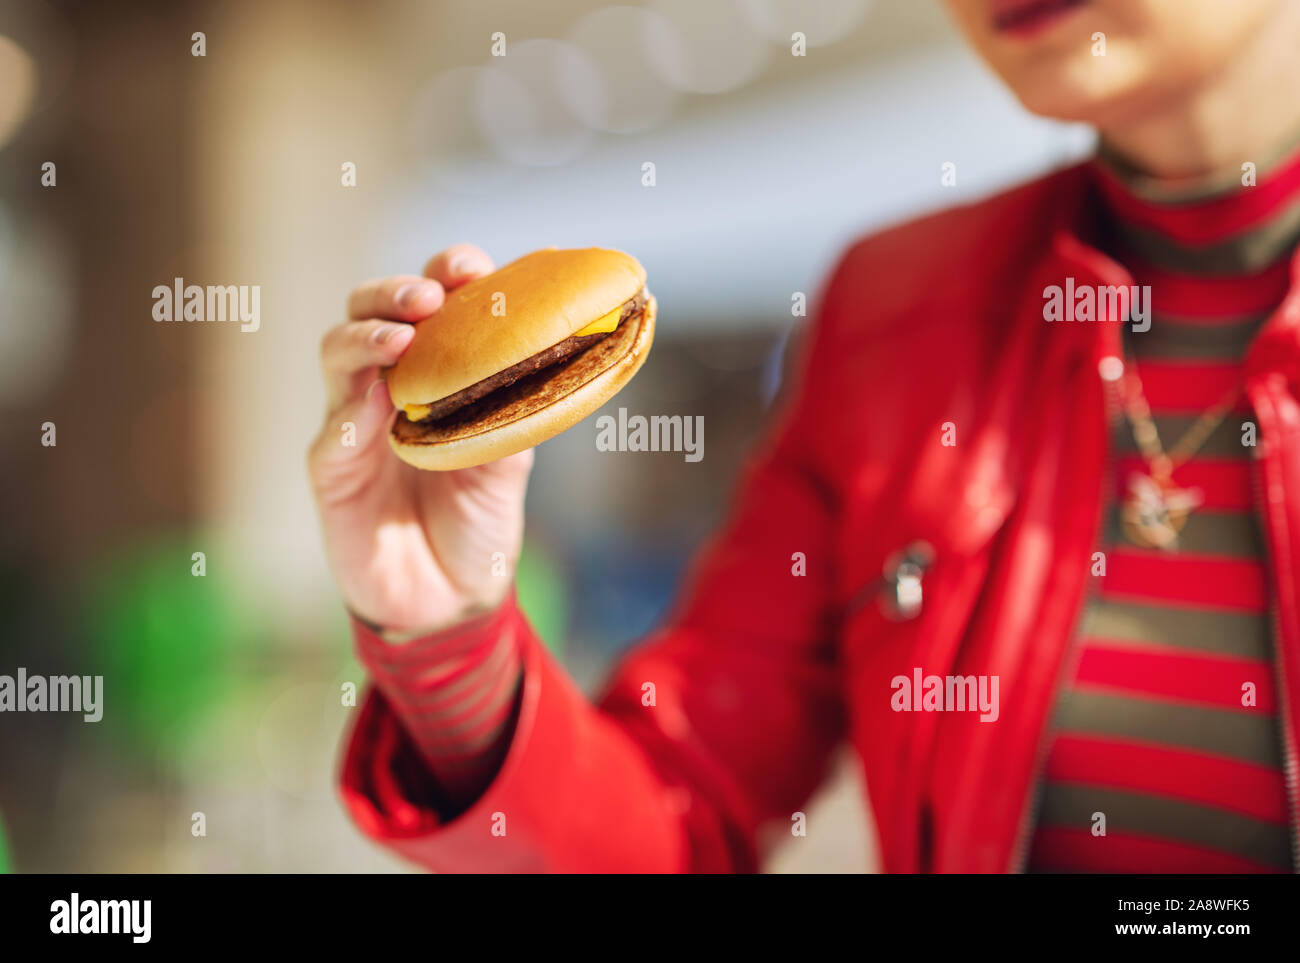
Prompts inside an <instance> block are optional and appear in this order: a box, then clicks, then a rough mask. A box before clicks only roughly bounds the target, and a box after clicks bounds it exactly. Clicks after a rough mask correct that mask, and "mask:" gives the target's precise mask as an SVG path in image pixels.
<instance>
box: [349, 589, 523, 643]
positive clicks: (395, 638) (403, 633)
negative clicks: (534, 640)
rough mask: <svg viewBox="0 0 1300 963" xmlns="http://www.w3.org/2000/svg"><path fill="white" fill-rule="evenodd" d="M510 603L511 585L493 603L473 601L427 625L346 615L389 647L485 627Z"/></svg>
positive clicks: (512, 595)
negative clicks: (413, 624)
mask: <svg viewBox="0 0 1300 963" xmlns="http://www.w3.org/2000/svg"><path fill="white" fill-rule="evenodd" d="M513 601H514V585H513V583H512V584H511V586H510V587H509V588H507V589H506V591H505V593H504V594H503V595H502V596H501V597H500V598H498V599H496V600H494V601H483V602H475V603H472V604H470V605H468V606H466V607H465V608H464V609H462V610H461V611H459V612H457V613H456V614H455V615H453V616H451V617H450V618H447V619H442V620H439V621H437V622H430V623H428V624H426V625H423V626H418V627H404V626H400V625H386V624H384V623H383V622H377V621H375V620H373V619H370V618H367V617H366V616H364V615H362V614H360V613H359V612H357V611H356V610H355V609H352V608H349V609H348V615H349V616H351V617H352V619H353V621H354V622H356V623H358V624H359V625H360V626H362V627H363V628H365V629H366V630H367V631H368V632H369V633H370V634H371V635H372V636H374V637H375V638H377V639H379V640H380V641H383V642H386V643H388V644H389V645H406V644H409V643H411V642H415V641H416V640H418V639H432V638H436V637H438V636H449V637H452V636H459V635H462V634H463V633H465V632H467V631H472V630H473V629H475V628H477V627H481V626H486V625H488V624H489V623H491V622H492V621H494V620H495V619H496V618H497V617H498V616H499V615H500V614H501V612H502V610H503V609H504V608H505V607H506V605H507V603H512V602H513Z"/></svg>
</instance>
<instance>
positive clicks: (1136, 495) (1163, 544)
mask: <svg viewBox="0 0 1300 963" xmlns="http://www.w3.org/2000/svg"><path fill="white" fill-rule="evenodd" d="M1202 500H1203V498H1202V495H1201V492H1200V490H1199V489H1196V488H1178V487H1176V486H1175V485H1174V484H1172V483H1171V482H1164V483H1161V482H1159V481H1156V479H1154V478H1152V477H1151V476H1150V475H1142V474H1138V473H1136V472H1135V473H1133V474H1132V475H1130V476H1129V480H1128V495H1127V496H1125V498H1124V502H1123V504H1122V505H1121V507H1120V516H1119V517H1120V527H1121V528H1122V529H1123V531H1124V535H1125V536H1126V537H1127V538H1128V539H1129V541H1131V542H1133V543H1134V544H1136V545H1141V546H1142V547H1143V548H1160V549H1165V550H1166V551H1168V550H1171V549H1175V548H1177V547H1178V533H1179V532H1181V531H1182V530H1183V526H1184V525H1186V524H1187V516H1188V515H1190V514H1191V512H1192V510H1193V509H1194V508H1197V507H1199V506H1200V504H1201V502H1202Z"/></svg>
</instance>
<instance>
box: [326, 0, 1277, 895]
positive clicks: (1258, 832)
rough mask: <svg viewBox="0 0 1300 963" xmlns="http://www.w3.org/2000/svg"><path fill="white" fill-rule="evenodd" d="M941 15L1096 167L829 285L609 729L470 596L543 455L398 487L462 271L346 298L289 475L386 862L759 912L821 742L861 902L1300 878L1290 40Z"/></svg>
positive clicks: (554, 670)
mask: <svg viewBox="0 0 1300 963" xmlns="http://www.w3.org/2000/svg"><path fill="white" fill-rule="evenodd" d="M949 6H950V7H951V8H952V10H953V13H954V14H955V16H956V18H957V20H958V22H959V23H960V24H961V26H962V29H963V30H964V31H965V33H966V34H967V36H968V37H969V38H970V40H971V42H972V43H973V44H974V45H975V47H976V48H977V49H978V50H979V52H980V53H981V54H982V55H983V56H984V57H985V58H986V59H987V60H988V62H989V63H990V64H991V65H992V67H993V68H994V69H995V70H996V71H997V72H998V73H999V74H1000V75H1001V76H1002V77H1003V79H1004V80H1005V81H1006V82H1007V83H1008V84H1009V85H1010V87H1011V88H1012V89H1013V90H1014V91H1015V92H1016V94H1017V95H1018V96H1019V97H1020V98H1021V100H1022V101H1023V102H1024V103H1025V105H1026V106H1027V107H1029V108H1030V109H1031V110H1034V111H1036V112H1039V113H1043V114H1047V115H1051V116H1055V117H1061V118H1068V119H1071V120H1084V121H1088V122H1090V123H1092V124H1094V125H1095V126H1096V127H1097V128H1098V130H1099V131H1100V133H1101V138H1102V144H1103V149H1102V156H1101V157H1100V158H1099V159H1098V160H1096V161H1094V162H1092V163H1089V164H1086V165H1081V166H1079V167H1076V168H1072V169H1069V170H1065V171H1061V172H1058V173H1055V174H1053V175H1051V176H1048V177H1046V178H1043V179H1042V180H1039V181H1036V182H1034V183H1032V184H1029V185H1026V186H1024V187H1021V188H1018V189H1016V190H1013V191H1010V192H1008V193H1005V194H1002V195H1000V196H998V197H994V198H992V199H989V200H986V201H983V202H981V203H979V204H975V205H972V206H968V207H963V208H959V209H956V210H952V211H948V212H945V213H942V214H939V215H935V216H932V217H928V218H925V219H922V220H920V221H916V222H913V223H911V224H907V225H904V226H902V227H898V228H895V229H892V230H889V231H886V232H884V233H882V234H879V235H877V236H874V237H871V238H868V239H866V240H864V241H861V242H859V243H858V244H857V245H855V246H854V247H853V248H852V249H851V250H849V251H848V252H847V253H846V254H845V256H844V257H843V258H842V259H841V261H840V263H839V265H838V267H837V268H836V270H835V272H834V274H833V276H832V278H831V281H830V284H829V286H828V288H827V291H826V294H825V297H824V299H823V304H822V307H821V311H820V315H819V317H818V319H817V322H816V324H815V325H814V327H813V329H812V332H811V337H810V338H809V343H808V347H807V349H806V351H805V352H804V357H803V363H802V368H801V374H800V376H799V378H798V381H797V386H796V390H795V391H794V392H793V393H792V398H791V401H790V402H789V403H788V404H787V405H786V407H785V409H784V410H783V412H782V414H781V416H780V418H779V420H778V423H777V424H776V425H775V426H774V429H773V432H772V434H771V437H770V438H769V440H768V441H767V443H766V444H765V445H764V447H763V450H762V451H761V452H760V453H759V455H758V457H757V458H756V459H755V461H754V463H753V465H752V466H751V468H750V470H749V472H748V474H747V476H746V478H745V480H744V482H743V484H742V486H741V488H740V490H739V492H738V494H737V497H736V501H735V505H734V509H733V513H732V516H731V518H730V519H729V521H728V522H727V524H726V525H725V527H724V528H723V530H722V532H721V533H720V534H719V535H718V537H717V538H716V539H715V541H714V543H713V544H712V545H711V546H710V547H709V548H708V550H706V551H705V552H704V553H703V556H702V558H701V559H700V560H699V561H698V563H697V565H696V567H695V570H694V572H693V575H692V578H691V580H690V583H689V586H688V589H687V591H686V593H685V596H684V598H683V599H682V601H681V603H680V604H679V606H678V607H677V609H676V611H675V613H674V615H673V616H672V618H671V619H670V620H669V621H668V623H667V624H666V625H665V626H664V627H663V628H662V629H660V630H659V631H657V632H656V633H655V634H654V636H653V637H652V638H651V639H649V640H647V641H646V642H645V643H644V644H642V645H641V646H639V647H638V648H636V649H635V650H633V651H632V652H631V653H630V654H629V655H628V656H627V657H626V658H625V659H624V661H623V662H622V664H621V665H620V666H619V667H618V669H617V670H616V671H615V672H614V674H613V676H612V678H611V680H610V682H609V684H608V686H607V689H606V692H605V694H604V696H603V697H602V698H601V700H600V701H599V702H598V704H597V705H595V706H593V705H591V704H589V703H588V702H587V701H586V700H585V699H584V698H583V697H582V696H581V694H580V693H579V692H578V691H577V690H576V688H575V687H574V685H573V684H572V682H571V681H570V680H569V679H568V678H567V676H566V675H565V674H564V671H563V669H562V668H560V667H559V666H557V665H556V664H555V663H554V662H553V661H552V660H550V659H549V657H548V656H547V655H546V653H545V651H544V650H543V649H542V648H541V646H540V645H539V644H538V641H537V639H536V637H535V636H534V634H533V633H532V631H531V629H530V628H529V626H528V625H527V623H526V621H525V620H524V619H523V618H522V617H521V616H520V614H519V612H518V610H517V608H516V607H515V605H514V601H513V597H512V595H511V594H510V592H509V591H508V588H507V584H508V580H503V579H500V578H499V577H495V576H493V574H492V572H491V565H490V563H489V562H488V560H489V559H491V557H492V555H493V553H494V552H504V553H505V554H506V556H507V557H508V558H510V559H512V560H513V559H514V558H515V557H516V556H517V554H518V549H519V545H520V540H521V532H522V525H523V517H524V516H523V500H524V490H525V486H526V482H527V477H528V472H529V467H530V465H531V453H524V454H521V455H517V456H514V457H511V458H508V459H504V460H502V461H500V462H498V463H495V464H491V465H485V466H482V467H480V468H474V469H469V470H466V471H461V472H455V473H449V474H418V473H415V472H413V470H411V469H409V468H407V467H406V466H405V465H403V464H402V463H400V462H398V461H397V460H396V459H395V458H394V457H392V456H391V454H390V453H389V451H388V447H387V444H386V442H385V440H384V434H385V432H386V429H387V425H388V423H389V419H390V418H391V417H392V414H393V411H392V406H391V403H390V401H389V399H388V396H387V393H386V391H385V389H384V385H383V383H382V382H380V381H377V380H376V378H377V370H378V368H379V367H381V366H383V365H387V364H391V363H392V362H393V361H394V360H395V359H396V358H397V357H398V356H399V355H400V354H401V352H402V351H403V350H404V348H405V347H406V345H408V344H409V343H410V337H411V329H410V327H409V325H408V324H406V323H405V322H410V321H413V320H417V319H420V318H424V317H426V316H428V315H429V314H431V313H433V312H435V311H436V310H437V308H438V306H439V305H440V303H441V301H442V299H443V297H444V293H445V291H446V290H447V289H449V288H452V287H455V286H456V285H458V284H463V283H464V282H465V281H467V280H469V279H471V278H473V277H476V276H478V275H480V274H482V273H485V272H487V271H490V270H491V268H492V265H491V262H490V261H489V260H488V258H487V256H486V255H485V254H484V253H483V252H481V251H479V250H478V249H476V248H473V247H471V246H468V245H459V246H457V247H454V248H451V249H449V250H448V251H446V252H444V253H443V254H440V255H438V256H436V257H434V258H433V259H432V260H431V261H430V262H429V264H428V266H427V268H426V270H425V272H424V276H423V278H416V277H413V276H412V277H406V276H402V277H395V278H389V279H385V280H382V281H375V282H371V283H369V284H366V285H363V286H362V287H360V288H358V289H357V290H356V291H355V292H354V293H353V295H352V298H351V302H350V304H349V315H350V317H351V318H352V319H353V320H351V321H349V322H346V323H345V324H343V325H340V326H339V327H337V328H335V329H333V330H332V331H330V332H329V334H328V335H327V336H326V338H325V342H324V347H323V359H324V366H325V369H326V377H327V380H328V383H329V389H330V414H329V417H328V418H327V421H326V424H325V426H324V428H323V429H322V432H321V435H320V437H319V438H318V439H317V441H316V443H315V445H314V446H313V449H312V454H311V458H310V468H311V474H312V478H313V482H314V487H315V491H316V495H317V499H318V502H319V507H320V513H321V518H322V523H323V526H324V531H325V541H326V546H327V550H328V552H329V556H330V559H331V563H332V565H333V569H334V572H335V574H336V577H337V579H338V582H339V585H340V588H341V590H342V592H343V596H344V599H345V601H346V603H347V605H348V607H349V609H350V611H351V612H352V613H353V615H354V627H355V630H356V637H357V644H358V648H359V652H360V654H361V657H362V659H363V661H364V662H365V664H366V665H367V666H368V668H369V669H370V671H371V673H372V675H373V677H374V682H375V691H374V692H372V694H371V696H370V698H369V700H368V702H367V703H366V705H365V707H364V709H363V710H362V712H361V715H360V718H359V720H358V723H357V726H356V729H355V732H354V733H353V735H352V737H351V741H350V744H349V746H348V751H347V757H346V760H345V763H344V769H343V793H344V797H345V800H346V802H347V804H348V806H349V808H350V810H351V812H352V814H353V815H354V817H355V818H356V819H357V821H358V823H359V824H360V825H361V826H362V827H363V829H364V830H365V831H367V832H368V833H370V834H371V835H372V836H374V837H375V838H377V839H380V840H382V841H384V842H385V843H387V844H388V845H390V846H391V847H393V848H394V849H395V850H396V851H398V852H400V853H402V854H403V855H405V856H407V857H408V858H410V859H413V860H415V861H417V862H419V863H421V864H423V865H425V866H428V867H430V868H433V869H437V870H450V871H482V870H487V871H492V870H519V869H547V870H569V871H586V870H649V871H708V870H752V869H754V868H756V867H757V865H758V861H759V858H760V855H761V854H760V852H759V845H758V842H757V840H758V839H759V836H760V829H764V828H766V827H768V826H769V825H775V826H777V827H788V826H790V825H791V820H792V818H797V817H796V816H795V814H796V813H797V811H798V810H799V809H800V807H801V806H802V804H803V802H804V801H805V800H806V798H807V797H808V795H809V794H810V792H811V791H812V790H813V789H814V787H815V786H816V784H817V782H818V781H819V779H820V778H821V776H822V775H823V772H824V769H825V765H826V761H827V758H828V755H829V753H830V752H831V750H832V749H833V748H834V747H835V746H836V745H837V744H839V743H840V742H841V741H842V740H844V739H847V740H848V741H849V742H850V743H851V744H852V745H853V747H854V748H855V750H856V751H857V752H858V753H859V755H860V756H861V759H862V762H863V765H864V767H865V770H866V774H867V782H868V789H869V795H870V801H871V805H872V808H873V812H874V814H875V818H876V823H877V827H878V831H879V834H880V838H881V857H882V861H883V867H884V869H885V870H887V871H894V872H920V871H933V872H1003V871H1020V870H1031V871H1093V870H1098V871H1114V872H1143V871H1173V872H1182V871H1189V872H1191V871H1202V872H1256V871H1258V872H1277V871H1288V870H1292V869H1294V868H1295V860H1296V850H1295V821H1296V776H1297V774H1296V744H1297V741H1298V738H1297V737H1298V735H1300V730H1298V729H1297V725H1298V723H1297V710H1296V705H1297V700H1298V699H1300V593H1297V588H1300V580H1298V572H1297V568H1296V566H1297V564H1300V404H1298V403H1297V393H1298V392H1300V293H1297V292H1295V291H1293V289H1292V277H1293V273H1292V267H1291V265H1292V254H1293V251H1294V249H1295V247H1296V246H1297V241H1298V240H1300V99H1297V98H1295V97H1294V96H1293V95H1292V93H1291V92H1292V91H1294V90H1295V89H1297V86H1296V85H1297V82H1300V59H1297V58H1296V57H1295V56H1294V50H1295V48H1296V45H1297V42H1298V41H1300V5H1297V4H1293V3H1287V2H1285V0H1243V2H1237V3H1223V2H1217V0H1084V2H1077V0H1007V2H1000V0H949ZM1148 293H1149V298H1148V296H1147V295H1148ZM435 323H436V322H435ZM349 421H351V422H354V423H355V424H356V426H357V439H358V441H357V445H356V446H355V447H344V446H342V445H341V444H340V443H339V441H338V439H339V438H340V437H341V432H340V426H341V425H342V424H343V423H344V422H349ZM800 553H801V554H800ZM795 558H802V559H803V563H802V564H798V563H792V559H795ZM763 836H764V838H766V837H767V834H766V833H763Z"/></svg>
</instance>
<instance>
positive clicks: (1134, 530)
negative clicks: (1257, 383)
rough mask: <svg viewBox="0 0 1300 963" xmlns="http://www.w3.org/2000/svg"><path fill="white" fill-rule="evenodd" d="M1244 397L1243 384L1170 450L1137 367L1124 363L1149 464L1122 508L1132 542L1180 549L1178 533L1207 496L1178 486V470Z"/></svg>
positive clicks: (1134, 478) (1131, 416)
mask: <svg viewBox="0 0 1300 963" xmlns="http://www.w3.org/2000/svg"><path fill="white" fill-rule="evenodd" d="M1239 397H1241V385H1240V384H1238V385H1236V386H1234V387H1233V389H1232V390H1231V391H1230V392H1228V393H1227V394H1226V395H1224V396H1223V400H1221V401H1219V402H1218V403H1217V404H1214V405H1212V406H1211V407H1209V408H1208V409H1206V410H1205V412H1204V413H1202V414H1201V416H1200V417H1199V418H1197V419H1196V421H1195V422H1193V424H1192V426H1191V427H1190V428H1188V429H1187V431H1185V432H1184V433H1183V437H1181V438H1179V439H1178V441H1177V443H1176V444H1175V445H1174V446H1173V447H1172V448H1170V449H1169V450H1168V451H1165V449H1164V447H1163V446H1162V445H1161V444H1160V434H1159V432H1157V431H1156V423H1155V420H1154V419H1153V418H1152V417H1151V407H1150V406H1149V405H1148V404H1147V399H1146V395H1145V394H1143V392H1142V381H1141V379H1140V378H1138V374H1137V366H1136V365H1134V364H1133V362H1132V361H1129V362H1128V363H1127V364H1125V365H1124V400H1123V403H1124V414H1125V416H1126V417H1127V418H1128V422H1129V427H1130V428H1131V429H1132V431H1133V441H1134V442H1136V443H1137V447H1138V451H1139V452H1141V453H1142V458H1143V460H1144V461H1145V462H1146V467H1147V470H1146V474H1142V473H1141V472H1134V473H1133V474H1132V475H1130V476H1129V481H1128V494H1127V495H1125V496H1124V501H1123V503H1122V504H1121V506H1120V527H1121V528H1122V529H1123V532H1124V534H1125V535H1126V536H1127V537H1128V538H1129V539H1130V540H1131V541H1133V542H1134V543H1136V544H1138V545H1141V546H1142V547H1144V548H1160V549H1165V550H1171V549H1175V548H1177V547H1178V533H1179V532H1181V531H1182V530H1183V526H1185V525H1186V524H1187V517H1188V515H1190V514H1191V513H1192V511H1193V510H1194V509H1196V508H1199V507H1200V505H1201V502H1202V501H1203V500H1204V497H1203V495H1202V493H1201V491H1200V489H1196V488H1180V487H1178V486H1177V485H1175V484H1174V481H1173V473H1174V471H1175V470H1177V468H1178V466H1180V465H1182V464H1183V463H1184V462H1186V461H1187V459H1189V458H1190V457H1192V455H1194V454H1196V452H1197V451H1198V450H1199V449H1200V447H1201V446H1202V445H1204V444H1205V442H1206V440H1207V439H1208V438H1209V437H1210V435H1212V434H1213V433H1214V430H1215V429H1216V428H1218V427H1219V425H1220V424H1221V423H1222V422H1223V419H1224V418H1226V417H1227V415H1228V412H1229V411H1231V410H1232V407H1233V405H1235V404H1236V403H1237V399H1238V398H1239Z"/></svg>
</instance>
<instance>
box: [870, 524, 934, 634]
mask: <svg viewBox="0 0 1300 963" xmlns="http://www.w3.org/2000/svg"><path fill="white" fill-rule="evenodd" d="M933 564H934V548H933V546H931V545H930V543H929V542H923V541H916V542H912V543H910V544H909V545H908V546H907V547H906V548H904V549H903V550H902V551H901V552H895V553H894V554H892V555H890V556H889V558H887V559H885V567H884V571H883V573H882V582H883V584H882V586H881V590H880V595H879V603H880V606H881V608H882V609H883V610H884V612H885V614H886V615H887V616H888V617H889V618H891V619H894V620H895V621H900V622H903V621H907V620H908V619H914V618H916V617H917V616H918V615H920V614H921V605H922V603H923V602H924V600H925V597H924V593H923V591H922V588H921V580H922V579H923V578H924V577H925V573H926V570H928V569H929V568H930V566H931V565H933Z"/></svg>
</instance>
